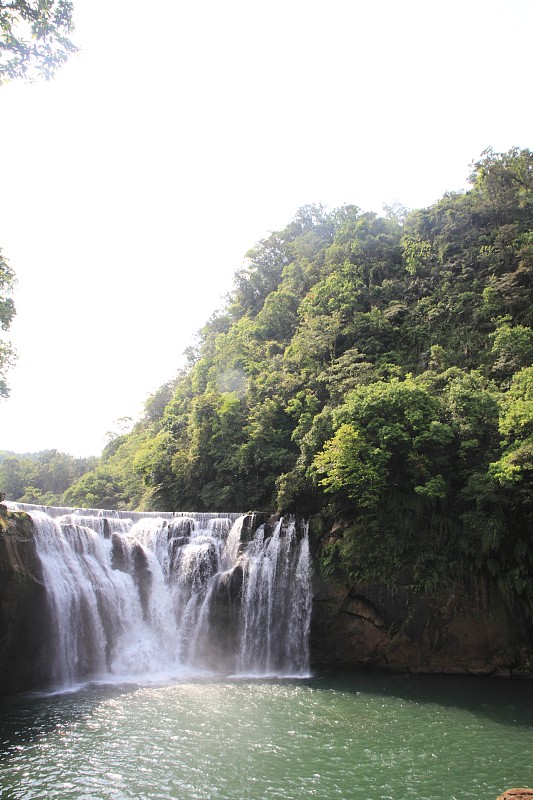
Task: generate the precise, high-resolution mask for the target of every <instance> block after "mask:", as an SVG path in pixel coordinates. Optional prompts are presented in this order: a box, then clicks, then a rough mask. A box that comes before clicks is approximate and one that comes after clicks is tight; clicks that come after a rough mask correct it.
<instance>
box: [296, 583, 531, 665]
mask: <svg viewBox="0 0 533 800" xmlns="http://www.w3.org/2000/svg"><path fill="white" fill-rule="evenodd" d="M313 594H314V599H313V616H312V624H311V652H312V656H313V662H314V664H315V665H316V666H330V667H342V668H349V669H372V670H380V669H381V670H387V671H390V672H416V673H426V672H428V673H431V672H433V673H473V674H478V675H502V676H511V675H512V676H521V677H529V676H531V675H533V659H532V654H533V641H532V637H531V630H530V627H529V626H528V624H527V620H528V619H529V620H530V621H531V616H532V615H531V610H529V612H528V609H524V608H521V609H519V608H518V607H515V606H516V604H517V601H516V600H515V601H510V599H509V598H503V597H502V596H501V594H499V593H498V591H497V590H496V589H495V587H490V586H489V585H488V584H487V583H486V582H485V581H483V580H481V579H477V580H475V581H474V580H473V581H471V582H470V585H468V586H467V585H466V584H465V582H464V581H463V582H460V581H458V582H457V585H456V586H454V587H451V588H449V589H446V590H445V591H444V590H443V591H442V592H441V594H440V595H439V596H429V595H427V596H423V595H420V594H419V593H417V592H416V591H415V590H414V587H412V586H410V585H405V586H398V587H393V588H384V587H381V586H372V585H365V586H352V587H342V586H335V587H333V586H328V585H326V584H324V583H322V582H321V581H320V580H319V579H315V583H314V592H313Z"/></svg>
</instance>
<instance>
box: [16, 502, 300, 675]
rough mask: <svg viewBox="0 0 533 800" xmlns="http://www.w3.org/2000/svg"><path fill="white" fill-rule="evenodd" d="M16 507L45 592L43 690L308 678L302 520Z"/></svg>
mask: <svg viewBox="0 0 533 800" xmlns="http://www.w3.org/2000/svg"><path fill="white" fill-rule="evenodd" d="M19 507H20V508H22V506H19ZM25 510H27V511H28V512H29V513H30V514H31V516H32V519H33V523H34V530H35V543H36V549H37V554H38V556H39V559H40V562H41V567H42V574H43V578H44V582H45V586H46V592H47V604H48V609H47V611H48V613H47V615H46V619H47V623H46V624H47V627H48V630H47V631H46V636H45V637H44V639H45V642H44V644H43V648H42V656H41V665H40V673H41V675H42V684H43V685H48V686H55V687H68V686H72V685H76V684H77V683H79V682H84V681H87V680H104V681H106V680H110V681H122V680H131V679H141V680H144V679H147V678H148V679H156V680H157V679H161V678H165V677H171V676H180V675H183V674H188V673H193V674H197V673H204V672H207V673H211V672H222V673H224V674H231V675H243V674H246V675H258V676H265V675H276V676H277V675H281V676H287V675H295V676H304V675H307V674H308V672H309V646H308V639H309V623H310V615H311V592H310V558H309V544H308V536H307V528H306V525H305V524H304V523H302V522H299V521H297V520H295V519H293V518H290V519H289V518H285V519H283V518H282V519H280V520H277V521H275V522H262V523H261V524H259V523H260V522H261V518H260V517H258V516H257V515H254V514H248V515H238V514H230V515H222V514H177V515H173V514H170V513H167V514H162V515H158V514H155V513H153V514H147V515H142V514H138V513H125V512H105V511H100V510H74V509H51V508H39V507H25ZM264 516H265V515H263V517H264Z"/></svg>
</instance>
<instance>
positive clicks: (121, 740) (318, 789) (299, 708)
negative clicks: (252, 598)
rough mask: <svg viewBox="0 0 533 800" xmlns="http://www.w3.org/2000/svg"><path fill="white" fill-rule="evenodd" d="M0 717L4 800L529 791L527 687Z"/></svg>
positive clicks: (382, 679) (310, 689) (104, 704)
mask: <svg viewBox="0 0 533 800" xmlns="http://www.w3.org/2000/svg"><path fill="white" fill-rule="evenodd" d="M0 708H1V710H0V789H1V791H0V797H1V798H2V800H15V799H16V800H29V799H30V798H39V800H41V798H61V800H63V799H64V800H67V798H73V799H74V798H76V800H104V798H105V800H107V799H108V798H110V799H111V798H112V799H113V800H123V799H124V798H134V800H156V799H157V800H159V798H161V800H168V799H169V798H172V799H173V800H193V798H194V800H196V799H197V800H211V799H213V800H215V798H216V800H222V799H224V800H263V799H264V800H266V799H267V798H268V799H269V800H274V799H275V798H283V800H296V798H298V800H299V799H300V798H320V800H334V799H335V798H345V799H346V800H351V799H352V798H353V800H355V799H356V798H357V800H382V799H383V800H389V799H392V800H409V799H410V798H416V799H417V800H426V799H427V800H465V799H469V798H472V800H495V798H496V797H497V795H498V794H500V792H502V791H503V790H504V789H506V788H510V787H511V786H528V785H529V786H531V785H533V685H532V683H530V682H518V681H516V682H515V681H497V680H489V679H476V678H436V677H412V676H411V677H386V676H376V675H371V676H366V675H350V676H347V675H333V676H319V677H315V678H312V679H308V680H300V681H288V680H287V681H286V680H273V681H267V680H225V679H219V680H208V679H204V680H194V681H191V680H184V681H183V682H177V683H173V684H171V685H152V686H146V685H145V686H132V685H129V686H125V685H122V686H89V687H86V688H82V689H80V690H78V691H76V692H73V693H71V694H61V695H50V696H41V697H36V696H20V697H16V698H9V699H4V700H2V701H1V707H0Z"/></svg>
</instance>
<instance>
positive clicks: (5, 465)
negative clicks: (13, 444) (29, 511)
mask: <svg viewBox="0 0 533 800" xmlns="http://www.w3.org/2000/svg"><path fill="white" fill-rule="evenodd" d="M97 462H98V459H97V458H94V457H93V458H74V456H70V455H67V454H66V453H59V452H58V451H57V450H43V451H42V452H40V453H24V454H17V453H12V452H10V451H7V450H2V451H0V491H2V492H3V493H4V494H5V495H6V498H7V499H8V500H13V501H19V502H20V503H37V504H39V505H61V502H62V499H63V494H64V492H65V491H66V489H68V487H69V486H70V485H71V484H72V483H74V481H77V480H78V479H79V478H80V477H81V476H82V475H84V474H85V473H86V472H87V471H88V470H91V469H93V467H95V466H96V464H97Z"/></svg>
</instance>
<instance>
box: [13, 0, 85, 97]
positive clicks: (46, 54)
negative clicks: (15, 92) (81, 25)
mask: <svg viewBox="0 0 533 800" xmlns="http://www.w3.org/2000/svg"><path fill="white" fill-rule="evenodd" d="M72 12H73V4H72V3H71V2H70V0H0V83H5V82H6V81H8V80H11V79H13V78H26V79H32V78H33V77H34V76H36V75H38V76H42V77H44V78H46V79H49V78H51V77H53V75H54V73H55V71H56V70H57V68H58V67H60V66H61V65H62V64H64V63H65V61H67V59H68V58H69V56H70V55H71V54H72V53H75V52H76V50H77V48H76V46H75V45H74V44H73V43H72V41H71V40H70V38H69V36H70V34H71V33H72V31H73V30H74V25H73V21H72Z"/></svg>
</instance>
